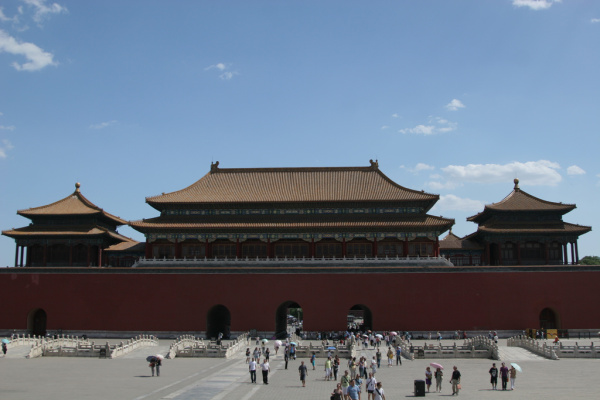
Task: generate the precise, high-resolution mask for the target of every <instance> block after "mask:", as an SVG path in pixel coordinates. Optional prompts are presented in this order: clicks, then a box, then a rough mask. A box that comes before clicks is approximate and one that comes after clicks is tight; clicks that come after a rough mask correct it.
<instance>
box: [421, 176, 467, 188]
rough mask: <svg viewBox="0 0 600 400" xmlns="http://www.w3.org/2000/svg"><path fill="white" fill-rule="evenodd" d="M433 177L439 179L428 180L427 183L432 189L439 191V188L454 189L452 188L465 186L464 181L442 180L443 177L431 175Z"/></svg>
mask: <svg viewBox="0 0 600 400" xmlns="http://www.w3.org/2000/svg"><path fill="white" fill-rule="evenodd" d="M431 179H437V180H435V181H430V182H427V183H426V185H427V186H429V187H430V188H431V189H432V190H435V191H438V190H452V189H456V188H457V187H460V186H463V184H462V183H460V182H455V181H446V182H440V181H441V179H442V177H441V176H439V177H435V178H434V177H431Z"/></svg>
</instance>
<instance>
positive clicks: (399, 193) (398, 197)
mask: <svg viewBox="0 0 600 400" xmlns="http://www.w3.org/2000/svg"><path fill="white" fill-rule="evenodd" d="M438 199H439V196H438V195H434V194H429V193H425V192H424V191H417V190H412V189H407V188H405V187H403V186H400V185H398V184H396V183H395V182H393V181H392V180H391V179H389V178H388V177H387V176H385V175H384V174H383V173H382V172H381V171H380V170H379V168H378V166H377V163H375V162H372V163H371V166H370V167H327V168H247V169H245V168H244V169H242V168H229V169H226V168H218V163H217V164H213V165H212V168H211V171H210V172H209V173H208V174H206V175H205V176H203V177H202V178H201V179H200V180H198V181H197V182H195V183H193V184H192V185H190V186H188V187H187V188H184V189H182V190H179V191H176V192H172V193H167V194H162V195H159V196H153V197H148V198H146V202H147V203H148V204H150V205H151V206H152V207H154V208H156V209H157V210H164V209H167V208H174V207H181V208H191V207H203V206H210V207H214V206H215V204H218V205H221V206H225V205H244V204H245V205H247V204H266V205H268V206H269V207H273V206H275V205H277V204H280V205H281V204H307V203H331V202H335V203H365V202H368V203H371V204H375V203H377V202H403V203H413V204H417V203H420V204H421V206H422V207H423V208H424V209H425V211H427V210H429V209H430V208H431V207H432V206H433V205H434V204H435V202H436V201H437V200H438Z"/></svg>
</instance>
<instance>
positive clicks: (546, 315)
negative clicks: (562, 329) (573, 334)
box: [540, 308, 559, 330]
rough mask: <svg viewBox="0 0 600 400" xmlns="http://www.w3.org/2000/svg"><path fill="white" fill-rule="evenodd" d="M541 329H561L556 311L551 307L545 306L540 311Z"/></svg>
mask: <svg viewBox="0 0 600 400" xmlns="http://www.w3.org/2000/svg"><path fill="white" fill-rule="evenodd" d="M540 329H544V330H548V329H559V326H558V318H557V316H556V313H555V312H554V311H553V310H552V309H550V308H544V309H543V310H542V312H540Z"/></svg>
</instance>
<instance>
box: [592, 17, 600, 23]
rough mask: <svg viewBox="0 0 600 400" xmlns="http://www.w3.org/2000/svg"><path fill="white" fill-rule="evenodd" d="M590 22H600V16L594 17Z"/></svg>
mask: <svg viewBox="0 0 600 400" xmlns="http://www.w3.org/2000/svg"><path fill="white" fill-rule="evenodd" d="M590 22H591V23H592V24H597V23H598V22H600V18H592V19H591V20H590Z"/></svg>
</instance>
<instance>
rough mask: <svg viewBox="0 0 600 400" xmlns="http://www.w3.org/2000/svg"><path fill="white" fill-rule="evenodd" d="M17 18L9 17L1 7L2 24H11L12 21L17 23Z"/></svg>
mask: <svg viewBox="0 0 600 400" xmlns="http://www.w3.org/2000/svg"><path fill="white" fill-rule="evenodd" d="M16 20H17V17H12V18H10V17H7V16H6V14H4V9H3V8H2V7H0V21H2V22H11V21H16Z"/></svg>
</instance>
